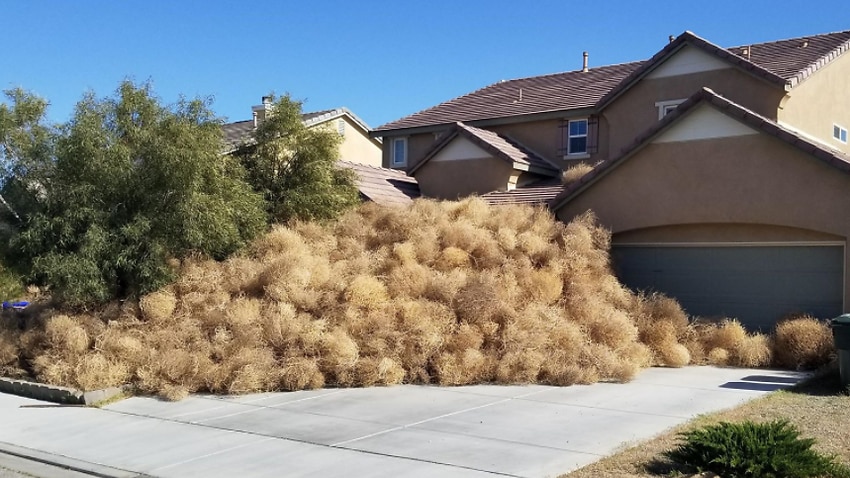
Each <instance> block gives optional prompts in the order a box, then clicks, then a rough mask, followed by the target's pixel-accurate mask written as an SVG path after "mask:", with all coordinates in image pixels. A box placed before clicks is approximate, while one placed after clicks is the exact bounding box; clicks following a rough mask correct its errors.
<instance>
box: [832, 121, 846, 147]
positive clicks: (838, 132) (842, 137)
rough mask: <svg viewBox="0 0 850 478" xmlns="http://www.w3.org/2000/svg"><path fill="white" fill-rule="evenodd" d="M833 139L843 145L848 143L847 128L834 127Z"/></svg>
mask: <svg viewBox="0 0 850 478" xmlns="http://www.w3.org/2000/svg"><path fill="white" fill-rule="evenodd" d="M832 137H833V138H835V139H837V140H838V141H841V142H842V143H847V128H842V127H841V126H838V125H837V124H834V125H832Z"/></svg>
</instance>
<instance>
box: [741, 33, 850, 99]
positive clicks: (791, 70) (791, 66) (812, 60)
mask: <svg viewBox="0 0 850 478" xmlns="http://www.w3.org/2000/svg"><path fill="white" fill-rule="evenodd" d="M745 49H746V50H747V51H746V52H745ZM849 49H850V30H847V31H843V32H834V33H824V34H821V35H812V36H807V37H799V38H791V39H788V40H778V41H772V42H766V43H757V44H754V45H742V46H738V47H732V48H727V50H728V51H731V52H733V53H735V54H737V55H739V56H742V57H744V58H747V59H748V60H749V61H751V62H752V63H755V64H756V65H759V66H761V67H762V68H764V69H766V70H768V71H770V72H772V73H774V74H776V75H778V76H780V77H782V78H784V79H785V80H786V81H787V82H788V84H789V85H790V86H792V87H793V86H795V85H796V84H797V83H799V82H801V81H803V80H804V79H806V78H808V77H809V76H811V74H812V73H814V72H815V71H817V70H819V69H820V68H822V67H823V66H825V65H826V64H827V63H829V62H830V61H832V60H834V59H835V58H836V57H838V55H840V54H842V53H844V52H846V51H847V50H849ZM747 53H748V55H749V56H748V55H747Z"/></svg>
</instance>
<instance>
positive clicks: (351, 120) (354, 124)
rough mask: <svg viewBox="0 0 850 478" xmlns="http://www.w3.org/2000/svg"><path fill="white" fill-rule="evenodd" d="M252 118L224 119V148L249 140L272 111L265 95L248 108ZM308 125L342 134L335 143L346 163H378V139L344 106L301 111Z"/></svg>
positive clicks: (379, 158) (379, 163)
mask: <svg viewBox="0 0 850 478" xmlns="http://www.w3.org/2000/svg"><path fill="white" fill-rule="evenodd" d="M252 110H253V111H252V116H253V117H252V119H250V120H245V121H236V122H233V123H226V124H224V125H223V126H222V130H223V131H224V139H225V143H226V144H227V149H229V151H228V152H232V151H233V150H235V149H236V148H238V147H239V146H240V145H243V144H248V143H250V142H251V141H253V132H254V131H255V130H256V129H257V125H258V124H260V123H261V122H262V121H263V120H264V119H265V117H266V115H267V114H272V105H271V103H270V102H269V98H268V97H263V102H262V103H261V104H260V105H258V106H254V107H253V108H252ZM301 119H302V121H303V122H304V125H305V126H307V127H308V128H327V129H330V130H333V131H337V132H338V133H339V135H340V136H342V143H341V144H340V146H339V153H340V154H339V156H340V160H342V161H348V162H350V163H358V164H366V165H370V166H377V167H380V166H381V140H380V138H377V137H373V136H370V134H369V133H370V132H371V130H370V128H369V126H368V125H367V124H366V123H365V122H364V121H363V120H361V119H360V118H358V117H357V115H355V114H354V113H353V112H351V110H349V109H348V108H345V107H341V108H335V109H332V110H324V111H315V112H311V113H304V114H303V115H301Z"/></svg>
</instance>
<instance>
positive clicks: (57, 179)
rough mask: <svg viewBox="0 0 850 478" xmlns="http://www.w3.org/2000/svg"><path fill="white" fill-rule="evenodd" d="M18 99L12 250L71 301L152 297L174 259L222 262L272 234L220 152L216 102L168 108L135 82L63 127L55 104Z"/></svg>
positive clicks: (7, 193)
mask: <svg viewBox="0 0 850 478" xmlns="http://www.w3.org/2000/svg"><path fill="white" fill-rule="evenodd" d="M7 95H8V97H9V99H10V105H5V104H0V157H3V158H4V160H5V161H4V162H5V163H6V164H4V165H3V166H5V167H4V168H3V171H2V177H0V184H2V185H3V186H2V187H3V191H2V192H3V195H4V197H5V198H6V199H7V200H8V204H9V205H10V206H11V209H13V210H14V211H15V212H14V214H13V215H12V216H13V217H10V218H9V221H10V222H11V223H12V224H13V226H14V229H13V231H12V233H11V238H10V241H9V245H10V247H9V250H8V251H4V252H6V253H7V254H6V255H7V261H9V264H10V265H12V266H15V267H16V268H17V269H19V270H20V271H21V272H22V273H24V274H25V275H26V276H27V278H28V279H30V280H32V281H34V282H35V283H37V284H40V285H41V284H43V285H48V286H50V287H51V293H52V294H53V296H54V298H57V299H59V300H60V301H62V302H64V303H65V304H66V305H70V306H88V305H92V304H97V303H102V302H106V301H108V300H110V299H113V298H120V297H126V296H130V295H143V294H146V293H148V292H152V291H154V290H156V289H158V288H160V287H162V286H164V285H165V284H167V283H168V282H170V281H171V280H173V279H174V269H173V268H172V267H170V266H169V260H170V259H172V258H175V257H176V258H183V257H186V256H187V255H189V254H190V253H192V252H200V253H203V254H206V255H209V256H211V257H214V258H216V259H223V258H224V257H226V256H227V255H229V254H230V253H232V252H234V251H235V250H237V249H238V248H240V247H241V246H242V245H244V244H245V243H246V241H247V240H249V239H251V238H252V237H254V236H255V235H256V234H258V233H259V232H261V231H262V230H263V229H264V227H265V216H264V213H263V203H262V197H261V196H259V195H258V194H256V193H255V192H253V191H252V190H251V188H250V186H249V185H248V184H247V183H246V182H245V181H244V180H243V178H244V176H245V172H244V170H243V169H242V167H241V166H240V165H239V164H238V163H237V162H236V161H235V160H234V159H233V158H230V157H223V156H222V155H221V144H222V136H221V135H222V132H221V126H220V122H219V121H218V119H217V118H216V117H215V116H214V115H213V113H212V112H211V111H210V109H209V107H208V102H206V101H205V100H200V99H198V100H193V101H185V100H183V101H180V102H179V103H177V105H176V106H174V107H166V106H163V105H161V104H160V101H159V100H158V99H157V98H156V97H155V96H153V93H152V91H151V88H150V86H149V85H141V86H137V85H135V84H133V83H132V82H129V81H125V82H123V83H122V84H121V85H120V86H119V88H118V91H117V92H116V95H115V97H112V98H103V99H100V98H96V97H95V96H94V94H92V93H89V94H87V95H86V96H85V97H84V98H83V99H82V100H81V101H80V102H79V103H78V104H77V107H76V110H75V112H74V115H73V117H72V119H71V120H70V121H69V122H68V123H66V124H64V125H59V126H55V127H52V126H45V123H46V120H45V113H46V102H44V100H41V99H39V98H35V97H33V96H32V95H29V94H26V93H24V92H22V91H20V90H15V91H12V92H7ZM21 118H23V119H21ZM6 152H8V153H10V154H3V153H6Z"/></svg>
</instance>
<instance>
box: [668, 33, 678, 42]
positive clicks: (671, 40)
mask: <svg viewBox="0 0 850 478" xmlns="http://www.w3.org/2000/svg"><path fill="white" fill-rule="evenodd" d="M675 39H676V37H675V36H673V35H670V36H669V37H667V40H669V41H670V43H673V40H675Z"/></svg>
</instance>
